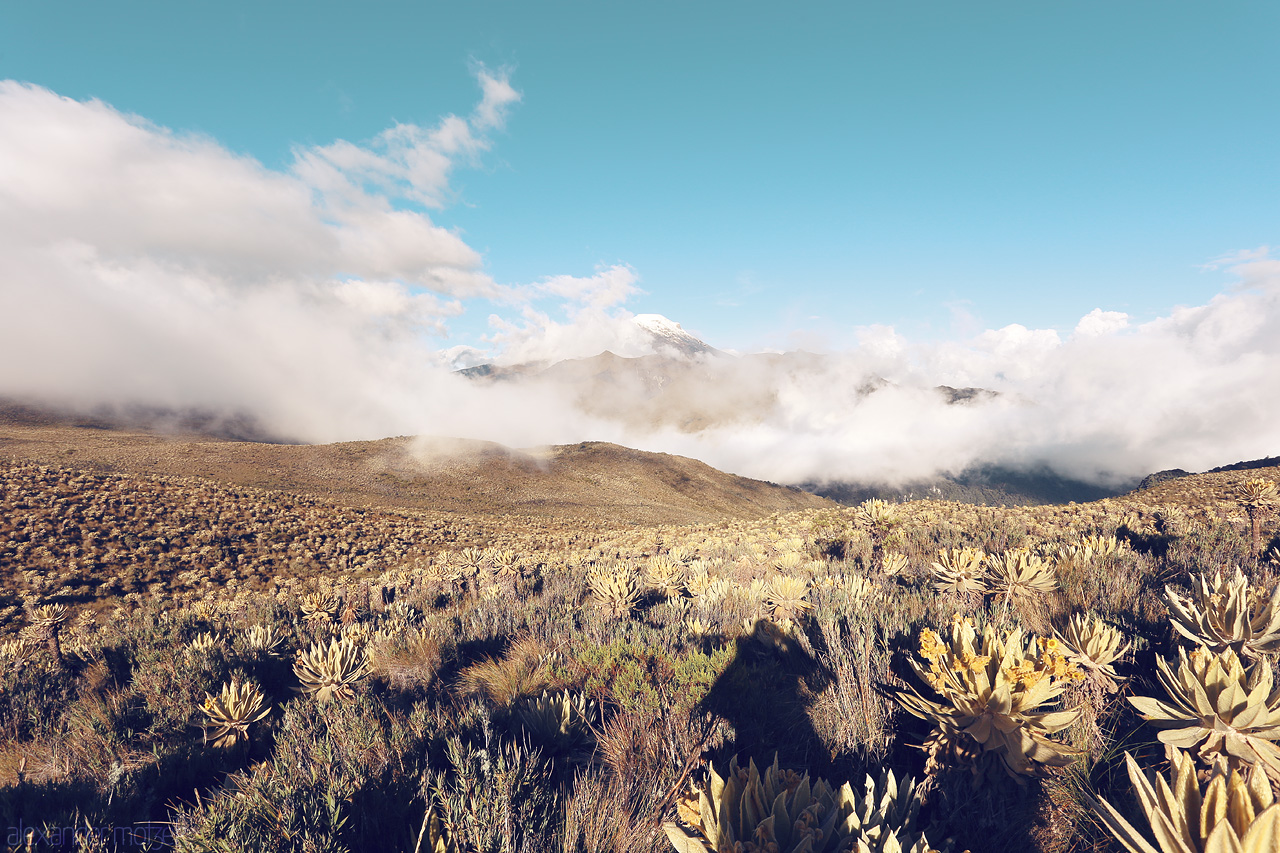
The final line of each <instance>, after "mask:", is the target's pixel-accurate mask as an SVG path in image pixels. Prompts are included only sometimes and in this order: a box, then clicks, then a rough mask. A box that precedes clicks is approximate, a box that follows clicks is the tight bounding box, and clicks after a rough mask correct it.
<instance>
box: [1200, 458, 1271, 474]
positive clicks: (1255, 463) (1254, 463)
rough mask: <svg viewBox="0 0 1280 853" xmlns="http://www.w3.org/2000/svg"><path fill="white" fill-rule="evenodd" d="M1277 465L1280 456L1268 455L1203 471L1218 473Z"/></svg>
mask: <svg viewBox="0 0 1280 853" xmlns="http://www.w3.org/2000/svg"><path fill="white" fill-rule="evenodd" d="M1278 465H1280V456H1268V457H1266V458H1265V459H1251V460H1249V461H1248V462H1233V463H1231V464H1230V465H1223V466H1222V467H1221V468H1212V469H1210V470H1209V471H1207V472H1205V473H1208V474H1218V473H1221V472H1223V471H1250V470H1252V469H1254V468H1274V467H1276V466H1278Z"/></svg>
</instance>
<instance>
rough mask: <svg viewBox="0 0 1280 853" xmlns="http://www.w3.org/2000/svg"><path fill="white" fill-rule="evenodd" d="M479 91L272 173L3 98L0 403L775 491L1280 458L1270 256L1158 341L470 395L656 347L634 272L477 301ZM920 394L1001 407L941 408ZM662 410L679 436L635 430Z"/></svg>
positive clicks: (893, 357)
mask: <svg viewBox="0 0 1280 853" xmlns="http://www.w3.org/2000/svg"><path fill="white" fill-rule="evenodd" d="M477 82H478V84H479V87H480V100H479V102H478V103H477V104H476V105H475V107H474V108H473V109H472V111H471V112H470V113H469V114H468V115H466V116H447V117H445V118H443V119H441V120H440V121H439V122H437V123H436V124H435V125H434V126H432V127H418V126H415V125H397V126H395V127H393V128H390V129H388V130H387V131H385V132H384V133H382V134H380V135H379V136H378V137H377V138H376V139H374V140H372V141H369V142H366V143H363V144H356V143H351V142H346V141H338V142H335V143H333V144H331V145H327V146H322V147H315V148H306V149H298V150H297V151H296V152H295V158H294V163H293V165H292V167H291V168H290V169H288V170H284V171H273V170H271V169H267V168H265V167H264V166H263V165H261V164H260V163H258V162H256V161H254V160H252V159H250V158H247V157H243V156H239V155H236V154H233V153H231V152H229V151H227V150H226V149H224V148H223V147H221V146H220V145H219V144H218V143H216V142H215V141H213V140H211V139H207V138H203V137H198V136H191V135H183V134H179V133H174V132H171V131H169V130H166V129H164V128H160V127H156V126H154V125H151V124H149V123H148V122H147V121H145V120H144V119H142V118H139V117H137V116H129V115H125V114H122V113H120V112H118V111H116V110H115V109H113V108H112V107H110V106H108V105H106V104H103V103H100V102H97V101H90V102H78V101H74V100H71V99H67V98H62V97H59V96H58V95H56V94H55V93H52V92H49V91H47V90H45V89H41V88H38V87H35V86H30V85H25V84H21V83H15V82H3V83H0V396H9V397H20V398H26V399H33V400H41V401H47V402H51V403H56V404H63V405H72V406H78V407H93V406H99V405H104V404H116V405H120V404H145V405H149V406H158V407H169V408H174V409H182V408H201V409H205V410H212V411H225V412H229V413H246V414H250V415H252V416H253V417H254V418H256V419H257V420H258V422H259V423H260V424H261V425H262V426H263V427H264V428H265V429H267V430H270V431H272V432H274V433H276V434H279V435H283V436H288V437H291V438H294V439H297V440H301V441H335V440H344V439H355V438H374V437H381V436H386V435H396V434H434V435H453V436H460V437H468V438H482V439H488V440H494V441H500V442H502V443H505V444H510V445H515V446H528V445H534V444H544V443H569V442H575V441H581V440H609V441H617V442H620V443H625V444H629V445H631V446H636V447H641V448H645V449H651V450H664V451H670V452H675V453H682V454H685V455H690V456H695V457H698V458H701V459H703V460H705V461H707V462H709V463H711V464H713V465H716V466H718V467H722V468H725V469H727V470H731V471H734V472H737V473H743V474H748V475H751V476H757V477H764V478H768V479H772V480H775V481H784V482H797V481H803V480H816V479H884V480H895V479H906V478H916V477H922V476H927V475H929V474H932V473H934V472H937V471H958V470H960V469H962V468H964V467H966V466H967V465H970V464H973V463H977V462H999V463H1003V464H1011V465H1024V466H1030V465H1039V464H1046V463H1047V464H1050V465H1052V466H1053V467H1054V468H1055V469H1056V470H1058V471H1059V472H1060V473H1063V474H1067V475H1072V476H1077V477H1081V478H1086V479H1093V480H1108V479H1110V480H1119V479H1123V478H1127V477H1132V476H1136V475H1141V474H1143V473H1146V472H1148V471H1151V470H1155V469H1158V468H1164V467H1171V466H1180V467H1184V468H1206V467H1210V466H1213V465H1216V464H1221V463H1224V462H1230V461H1235V460H1236V459H1241V458H1249V457H1256V456H1262V455H1268V454H1274V453H1277V452H1280V449H1278V448H1280V394H1278V393H1277V390H1278V389H1280V381H1277V377H1280V261H1276V260H1272V259H1271V258H1270V257H1269V256H1268V254H1267V253H1266V251H1265V250H1260V251H1256V252H1252V253H1245V254H1242V255H1241V256H1240V257H1237V258H1233V259H1227V260H1225V261H1223V262H1222V266H1223V267H1224V268H1225V269H1226V270H1227V271H1228V272H1229V273H1230V276H1231V278H1233V279H1234V282H1233V283H1232V284H1230V285H1229V286H1228V288H1227V289H1226V290H1224V292H1223V293H1221V294H1220V295H1219V296H1217V297H1216V298H1215V299H1213V300H1212V301H1210V302H1209V303H1208V304H1206V305H1202V306H1195V307H1183V308H1177V309H1174V310H1172V311H1171V312H1170V314H1169V315H1168V316H1167V317H1163V318H1160V319H1158V320H1156V321H1153V322H1149V323H1144V324H1141V325H1132V324H1131V323H1130V322H1129V318H1127V317H1125V316H1124V315H1123V314H1119V313H1116V312H1112V311H1106V310H1102V309H1101V308H1100V309H1099V310H1096V311H1094V312H1092V313H1090V314H1088V315H1087V316H1085V317H1083V318H1081V319H1080V321H1079V323H1078V324H1077V326H1076V328H1075V330H1074V331H1073V332H1072V333H1071V334H1069V335H1067V336H1065V337H1063V336H1060V335H1059V334H1058V333H1056V332H1054V331H1052V330H1035V329H1026V328H1023V327H1021V326H1016V325H1015V326H1008V327H1005V328H1003V329H997V330H988V331H985V332H982V333H981V334H978V335H976V336H974V337H972V338H970V339H968V340H964V341H959V342H945V343H920V342H911V341H907V340H905V339H903V338H902V337H901V336H899V335H898V334H896V333H895V332H894V330H892V329H890V328H886V327H867V328H864V329H861V330H860V337H859V340H858V343H857V345H855V346H854V347H852V348H851V349H850V350H848V351H845V352H838V353H827V354H823V356H822V357H820V358H803V359H796V358H791V359H788V358H765V357H751V358H747V357H744V358H737V359H735V358H732V357H725V358H724V359H720V360H714V359H713V360H712V361H710V362H707V363H706V364H704V365H702V366H701V367H699V368H697V370H698V371H701V373H700V374H699V373H697V371H695V374H696V375H694V374H691V376H692V378H689V379H688V380H687V382H685V384H684V385H683V386H680V387H684V388H686V389H687V393H685V392H681V393H685V397H686V398H687V399H676V398H675V397H670V398H669V399H667V400H663V399H662V397H661V394H662V393H667V394H674V393H675V392H674V391H671V390H670V389H668V391H666V392H661V391H655V387H657V386H655V385H654V382H653V381H647V380H646V381H641V380H636V379H635V378H634V376H633V377H632V378H630V379H628V378H627V377H626V376H624V375H622V374H618V375H617V376H614V377H612V378H611V379H610V380H609V381H610V382H611V383H612V384H611V386H610V388H611V393H610V394H609V395H608V396H607V397H603V398H600V399H597V400H595V401H594V404H593V405H583V401H582V400H580V395H581V385H580V383H577V381H576V380H575V381H561V382H552V381H542V382H496V383H488V384H484V383H476V382H473V381H470V380H466V379H463V378H461V377H459V376H457V375H455V374H454V373H453V369H454V368H455V367H458V366H467V365H470V364H475V363H480V362H482V361H485V360H490V359H492V358H494V357H495V356H496V357H497V358H498V359H499V360H501V361H503V362H504V363H517V362H546V363H552V362H555V361H557V360H559V359H563V358H581V357H586V356H591V355H595V354H596V353H598V352H600V351H601V350H604V349H610V350H612V351H613V352H615V353H618V354H620V355H624V356H638V355H643V354H644V353H645V352H647V351H649V350H650V349H652V346H653V342H652V340H651V339H650V338H649V337H648V336H647V334H646V333H645V332H644V331H643V330H642V329H640V328H639V327H637V326H636V325H635V324H634V323H632V322H630V320H631V315H630V313H629V312H628V311H627V310H626V308H625V307H624V306H625V304H626V302H627V301H628V299H630V298H631V297H633V296H634V295H635V294H636V293H637V292H638V286H639V278H638V274H637V272H636V271H635V270H633V269H631V268H629V267H626V266H623V265H615V266H611V267H607V268H604V267H602V268H601V269H598V270H595V271H593V272H592V273H591V274H588V275H582V276H571V275H561V274H549V275H548V276H547V277H546V278H544V279H542V280H540V281H537V282H532V283H514V284H513V283H498V282H495V281H493V280H492V279H491V278H490V277H489V276H488V275H487V274H486V273H485V270H484V264H483V258H482V257H481V256H480V254H479V253H477V252H476V251H475V250H473V249H472V248H471V247H470V246H468V245H467V244H466V242H465V241H464V240H463V239H462V238H461V237H460V236H458V235H457V234H456V233H454V232H453V231H450V230H449V229H446V228H443V227H440V226H439V225H437V224H435V223H434V222H433V221H432V220H431V218H430V216H429V215H428V213H427V211H429V210H436V209H439V208H441V207H444V206H446V205H447V204H449V203H450V202H451V201H452V200H453V192H452V190H451V189H450V184H449V179H450V175H451V173H452V172H453V171H454V170H455V169H458V168H462V167H465V166H468V165H471V164H474V163H476V162H477V161H478V160H479V159H480V158H482V157H483V156H484V154H485V152H486V151H487V150H488V149H489V148H490V147H491V145H492V144H493V135H494V134H495V133H496V132H498V131H500V130H501V129H502V127H503V125H504V120H505V115H506V112H507V111H508V110H509V109H511V108H512V106H513V105H515V104H516V103H517V102H518V101H519V100H520V95H519V93H518V92H516V90H515V89H514V88H513V87H512V86H511V84H510V82H509V81H508V79H507V78H506V76H505V75H502V74H495V73H491V72H489V71H487V70H485V69H480V70H479V71H478V73H477ZM549 272H551V271H549ZM481 299H483V300H485V301H486V303H487V304H491V305H492V304H497V305H500V306H501V305H505V306H508V307H509V309H510V316H498V315H495V316H494V317H492V318H491V320H490V325H491V329H492V333H491V335H490V337H489V341H488V343H489V345H490V346H491V349H490V350H489V351H487V352H482V351H479V350H475V349H471V348H466V347H450V346H449V341H448V340H447V338H446V334H447V330H448V327H449V322H450V320H451V319H452V318H455V317H457V316H458V315H460V314H462V313H463V312H465V311H467V310H469V309H470V308H472V306H473V305H474V300H481ZM556 318H560V319H556ZM677 319H679V318H677ZM713 343H714V342H713ZM571 373H572V371H569V372H568V373H566V372H563V371H562V372H561V374H560V375H562V376H566V375H570V374H571ZM632 374H635V375H640V376H643V375H644V371H643V370H640V371H638V372H637V371H632ZM628 375H631V374H628ZM698 376H701V377H702V379H699V378H698ZM651 379H652V377H651ZM878 380H887V381H888V383H889V384H888V385H882V386H881V387H880V388H879V390H876V391H874V392H873V393H867V389H868V388H869V387H870V386H869V384H868V383H872V384H876V383H877V382H878ZM628 383H631V384H628ZM658 385H661V382H659V383H658ZM938 385H949V386H954V387H968V386H975V387H981V388H986V389H991V390H994V391H997V392H999V394H998V396H995V397H992V398H982V399H976V400H974V401H971V402H968V403H965V404H959V405H952V404H948V402H947V401H946V398H945V397H944V396H943V395H941V394H939V393H938V392H937V391H936V390H934V388H935V386H938ZM655 400H658V401H659V402H661V403H662V404H663V405H667V403H669V404H670V406H671V407H672V408H673V409H680V410H681V411H683V409H681V407H685V408H687V409H689V410H690V411H693V412H694V415H691V416H689V417H684V418H683V420H681V419H673V418H670V417H667V418H663V417H658V416H655V415H654V413H653V411H652V409H653V405H654V401H655ZM635 401H638V402H639V403H640V404H641V405H640V406H639V408H640V409H643V408H644V406H648V407H649V408H648V409H647V410H645V411H644V412H643V413H642V415H643V416H641V415H639V414H637V411H632V410H631V409H633V408H635V407H633V406H631V405H630V404H631V403H632V402H635ZM698 406H702V407H703V410H704V412H703V413H704V415H705V416H704V417H697V416H696V415H697V411H696V410H697V409H698Z"/></svg>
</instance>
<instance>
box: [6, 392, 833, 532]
mask: <svg viewBox="0 0 1280 853" xmlns="http://www.w3.org/2000/svg"><path fill="white" fill-rule="evenodd" d="M32 420H33V418H31V417H23V418H19V417H13V416H10V417H4V416H3V415H0V460H3V461H7V462H11V463H36V464H41V465H50V466H57V467H62V468H70V469H75V470H82V471H87V472H94V473H114V474H127V475H146V476H165V477H195V478H200V479H205V480H209V481H212V482H215V483H219V484H222V485H225V486H238V487H254V488H260V489H272V490H278V491H283V492H288V493H292V494H299V495H311V496H315V497H320V498H325V499H327V500H330V501H334V502H336V503H339V504H343V505H347V506H359V507H381V508H398V509H415V510H431V511H434V512H445V513H456V514H465V515H467V516H503V515H507V514H517V515H530V516H537V517H543V518H546V519H549V520H568V519H573V520H579V521H588V522H592V523H607V524H609V525H611V526H626V525H632V524H647V525H657V524H690V523H695V522H710V521H717V520H723V519H737V518H756V517H760V516H764V515H769V514H772V513H777V512H790V511H793V510H800V509H806V508H817V507H821V506H825V505H829V504H828V502H827V501H826V500H825V499H823V498H820V497H817V496H815V495H810V494H807V493H805V492H802V491H800V490H798V489H791V488H785V487H782V486H776V485H773V484H770V483H765V482H761V481H759V480H749V479H746V478H743V477H736V476H733V475H732V474H726V473H724V472H722V471H718V470H716V469H714V468H712V467H710V466H708V465H705V464H703V463H702V462H698V461H697V460H694V459H687V458H684V457H679V456H670V455H667V454H662V453H646V452H643V451H638V450H631V449H629V448H625V447H620V446H618V445H613V444H604V443H598V442H585V443H582V444H575V445H565V446H559V447H545V448H534V449H529V450H515V449H511V448H507V447H504V446H502V445H499V444H493V443H489V442H481V441H464V440H457V439H427V438H406V437H401V438H388V439H382V440H380V441H360V442H346V443H341V444H329V445H290V444H265V443H258V442H245V441H228V440H224V439H219V438H211V437H207V436H192V435H185V436H182V435H180V436H172V435H163V434H159V433H156V432H147V431H140V430H126V429H102V428H89V427H83V426H75V425H71V424H67V423H65V422H63V423H50V422H45V423H31V421H32Z"/></svg>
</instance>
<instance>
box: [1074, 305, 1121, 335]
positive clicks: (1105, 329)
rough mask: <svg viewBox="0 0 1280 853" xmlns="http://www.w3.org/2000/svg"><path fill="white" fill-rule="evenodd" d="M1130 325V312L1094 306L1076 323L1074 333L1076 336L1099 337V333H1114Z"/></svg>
mask: <svg viewBox="0 0 1280 853" xmlns="http://www.w3.org/2000/svg"><path fill="white" fill-rule="evenodd" d="M1128 326H1129V315H1128V314H1125V313H1123V312H1121V311H1103V310H1102V309H1101V308H1094V309H1093V310H1092V311H1090V312H1089V313H1088V314H1085V315H1084V316H1083V317H1081V318H1080V322H1079V323H1076V328H1075V331H1074V332H1073V333H1072V334H1073V335H1075V336H1076V337H1097V336H1098V335H1110V334H1113V333H1114V332H1118V331H1120V330H1121V329H1125V328H1128Z"/></svg>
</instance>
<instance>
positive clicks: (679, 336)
mask: <svg viewBox="0 0 1280 853" xmlns="http://www.w3.org/2000/svg"><path fill="white" fill-rule="evenodd" d="M631 321H632V322H633V323H635V324H636V326H638V327H639V328H640V329H641V330H643V331H644V332H647V333H648V334H649V335H650V337H651V338H652V343H653V345H654V347H655V348H657V349H659V350H663V349H671V350H675V351H676V352H678V353H680V354H681V355H685V356H690V357H692V356H699V355H706V354H710V353H714V352H716V349H715V348H714V347H711V346H708V345H707V344H706V343H704V342H703V341H701V340H699V339H698V338H697V337H695V336H693V335H691V334H689V333H688V332H686V331H685V330H684V329H683V328H681V326H680V324H679V323H677V322H676V321H675V320H671V319H669V318H667V317H664V316H662V315H661V314H637V315H635V316H634V317H633V318H631Z"/></svg>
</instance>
